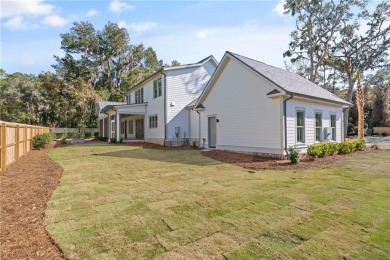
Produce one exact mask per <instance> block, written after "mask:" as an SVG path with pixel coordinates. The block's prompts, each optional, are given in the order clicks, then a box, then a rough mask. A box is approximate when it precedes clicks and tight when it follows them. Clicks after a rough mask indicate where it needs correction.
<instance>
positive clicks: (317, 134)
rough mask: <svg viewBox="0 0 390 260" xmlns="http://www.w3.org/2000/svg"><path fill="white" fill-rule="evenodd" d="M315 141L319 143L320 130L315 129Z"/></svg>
mask: <svg viewBox="0 0 390 260" xmlns="http://www.w3.org/2000/svg"><path fill="white" fill-rule="evenodd" d="M316 141H317V142H321V128H316Z"/></svg>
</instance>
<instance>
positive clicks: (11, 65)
mask: <svg viewBox="0 0 390 260" xmlns="http://www.w3.org/2000/svg"><path fill="white" fill-rule="evenodd" d="M280 1H281V0H274V1H261V0H259V1H124V0H105V1H103V0H100V1H93V0H85V1H71V0H69V1H45V0H1V56H0V67H1V68H3V69H5V70H6V72H7V73H14V72H17V71H19V72H23V73H32V74H38V73H40V72H42V71H47V70H51V71H52V68H51V64H53V63H54V59H53V55H59V56H62V55H63V52H62V51H61V49H60V44H61V39H60V34H62V33H67V32H69V29H70V28H71V27H72V24H73V23H74V22H76V21H89V22H91V23H92V24H93V25H94V26H95V29H97V30H100V29H102V28H103V26H104V25H105V24H106V23H107V22H109V21H110V22H114V23H118V24H119V25H120V26H121V27H125V28H127V29H128V32H129V34H130V37H131V43H133V44H137V43H140V42H142V43H143V44H144V45H145V46H151V47H153V49H154V50H155V51H156V52H157V55H158V58H159V59H163V60H164V62H166V63H170V62H171V61H172V60H178V61H179V62H181V63H182V64H185V63H193V62H197V61H199V60H201V59H203V58H205V57H207V56H209V55H214V57H215V58H216V59H217V60H218V61H219V60H220V59H221V58H222V56H223V54H224V53H225V51H227V50H229V51H232V52H235V53H238V54H241V55H245V56H248V57H250V58H254V59H257V60H260V61H263V62H265V63H268V64H271V65H275V66H278V67H283V56H282V54H283V52H284V51H286V50H287V48H288V43H289V40H290V37H289V33H290V32H291V31H292V29H293V27H294V19H292V18H290V17H288V16H285V15H283V14H282V11H283V9H282V7H281V2H280Z"/></svg>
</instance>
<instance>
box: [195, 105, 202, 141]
mask: <svg viewBox="0 0 390 260" xmlns="http://www.w3.org/2000/svg"><path fill="white" fill-rule="evenodd" d="M196 113H198V115H199V148H200V145H201V142H200V140H201V138H202V137H201V135H200V134H201V129H202V127H201V125H200V122H201V120H200V112H199V110H196Z"/></svg>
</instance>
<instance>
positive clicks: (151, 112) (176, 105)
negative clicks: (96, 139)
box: [98, 56, 218, 145]
mask: <svg viewBox="0 0 390 260" xmlns="http://www.w3.org/2000/svg"><path fill="white" fill-rule="evenodd" d="M217 66H218V63H217V61H216V60H215V59H214V57H213V56H209V57H207V58H205V59H203V60H201V61H199V62H198V63H194V64H187V65H180V66H172V67H163V68H162V69H160V70H159V71H157V72H155V73H154V74H152V75H151V76H149V77H148V78H146V79H145V80H143V81H142V82H140V83H139V84H137V85H136V86H134V87H133V88H132V89H131V90H130V91H129V92H128V93H126V101H127V102H107V101H100V102H98V109H99V112H100V113H99V130H100V133H99V134H100V136H102V137H107V138H108V139H109V140H110V139H112V138H114V139H115V140H116V141H119V140H120V139H137V140H144V141H146V142H151V143H157V144H162V145H164V144H165V145H166V144H168V145H169V144H171V143H174V144H178V143H180V142H182V141H183V140H189V141H191V140H196V141H197V140H199V136H198V134H199V131H198V129H199V127H198V123H199V117H198V116H197V115H198V114H197V113H196V111H193V110H191V109H188V107H187V105H189V104H195V102H194V100H195V99H197V98H198V97H199V95H200V94H201V93H202V91H203V89H204V87H205V86H206V84H207V82H208V81H209V79H210V78H211V76H212V74H213V73H214V71H215V69H216V67H217ZM186 107H187V108H186Z"/></svg>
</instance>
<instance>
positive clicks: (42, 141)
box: [32, 133, 54, 149]
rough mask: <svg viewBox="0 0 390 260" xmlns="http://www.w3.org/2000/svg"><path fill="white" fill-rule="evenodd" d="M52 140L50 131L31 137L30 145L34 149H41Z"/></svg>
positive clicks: (52, 136)
mask: <svg viewBox="0 0 390 260" xmlns="http://www.w3.org/2000/svg"><path fill="white" fill-rule="evenodd" d="M53 140H54V135H53V134H52V133H46V134H39V135H36V136H34V137H33V139H32V147H33V148H35V149H41V148H45V147H46V146H48V145H49V144H50V143H51V142H52V141H53Z"/></svg>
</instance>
